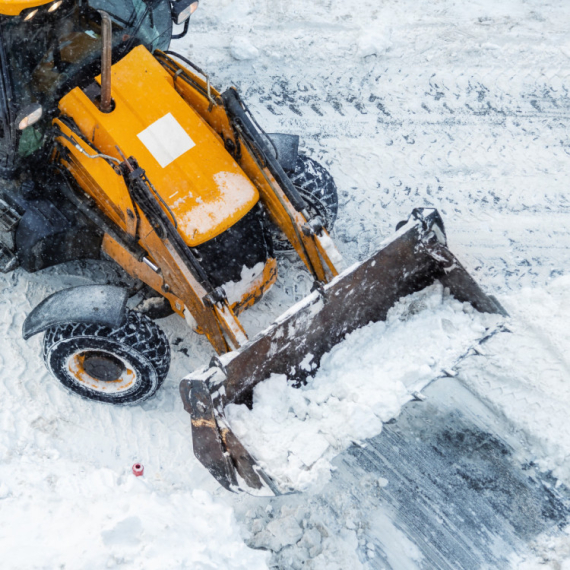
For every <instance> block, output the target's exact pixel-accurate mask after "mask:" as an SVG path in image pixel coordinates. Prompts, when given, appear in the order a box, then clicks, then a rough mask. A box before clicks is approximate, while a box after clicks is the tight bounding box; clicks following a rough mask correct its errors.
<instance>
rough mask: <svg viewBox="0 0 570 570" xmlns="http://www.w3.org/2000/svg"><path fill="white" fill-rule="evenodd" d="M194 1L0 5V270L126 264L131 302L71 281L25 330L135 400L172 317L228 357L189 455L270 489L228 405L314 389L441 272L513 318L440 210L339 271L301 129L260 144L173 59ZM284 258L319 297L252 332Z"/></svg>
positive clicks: (78, 376) (99, 388) (154, 383)
mask: <svg viewBox="0 0 570 570" xmlns="http://www.w3.org/2000/svg"><path fill="white" fill-rule="evenodd" d="M197 6H198V2H197V0H176V1H169V0H124V1H121V2H116V1H114V0H10V1H0V65H1V66H2V79H1V80H2V89H0V106H1V113H0V120H1V123H0V175H1V176H2V178H3V184H2V188H1V190H0V269H1V270H2V271H4V272H8V271H11V270H13V269H15V268H16V267H21V268H22V269H24V270H26V271H28V272H35V271H39V270H42V269H44V268H47V267H50V266H54V265H57V264H61V263H65V262H67V261H72V260H76V259H97V258H100V257H101V256H103V255H104V256H105V257H106V258H110V259H112V260H114V261H115V262H116V263H117V264H118V265H119V266H120V267H122V268H123V269H124V270H125V271H126V272H127V273H128V274H129V275H130V276H132V277H133V278H134V279H135V280H136V281H137V282H138V283H139V284H140V286H139V291H141V292H142V293H144V295H145V299H144V300H143V301H142V302H141V303H140V304H139V305H138V306H137V307H136V308H134V310H132V309H129V308H127V300H128V297H129V293H130V292H129V290H128V289H126V288H121V287H116V286H101V285H90V286H83V287H75V288H71V289H66V290H63V291H60V292H58V293H55V294H54V295H52V296H50V297H48V298H47V299H45V300H44V301H43V302H42V303H41V304H40V305H38V306H37V307H36V308H35V309H34V310H33V311H32V312H31V313H30V314H29V315H28V317H27V318H26V320H25V323H24V326H23V334H24V337H25V338H26V339H28V338H30V337H32V336H33V335H36V334H39V333H42V332H43V333H45V334H44V345H43V346H44V349H43V350H44V359H45V363H46V366H47V367H48V369H49V370H50V371H51V372H52V374H53V375H54V376H55V377H56V378H58V379H59V380H60V381H61V382H62V383H63V384H64V385H65V386H66V387H68V388H70V389H71V390H73V391H74V392H76V393H77V394H79V395H80V396H82V397H85V398H90V399H93V400H98V401H102V402H108V403H113V404H127V403H135V402H141V401H143V400H145V399H147V398H149V397H151V396H152V395H153V394H154V393H155V392H156V391H157V390H158V388H159V387H160V385H161V384H162V382H163V380H164V379H165V377H166V375H167V373H168V369H169V363H170V348H169V345H168V341H167V338H166V336H165V335H164V333H163V332H162V331H161V329H160V328H159V326H158V325H157V324H156V322H155V320H156V319H158V318H160V317H163V316H166V315H168V314H171V313H173V312H174V313H176V314H178V315H179V316H180V317H181V318H183V319H185V320H186V322H187V323H188V326H189V327H190V328H191V329H194V330H195V331H197V332H199V333H201V334H204V335H206V337H207V338H208V340H209V342H210V343H211V344H212V347H213V348H214V350H215V351H216V353H217V354H218V355H219V357H214V358H213V359H212V363H211V366H210V367H209V368H207V369H204V370H200V371H198V372H196V373H194V374H193V375H191V376H190V377H188V378H186V379H184V380H183V381H182V383H181V385H180V390H181V396H182V400H183V402H184V406H185V408H186V409H187V410H188V412H190V414H191V417H192V434H193V445H194V450H195V454H196V455H197V457H198V459H199V460H200V461H201V462H202V463H203V464H204V465H205V466H206V467H207V468H208V469H209V471H210V472H211V473H212V475H214V477H216V479H217V480H218V481H219V482H220V483H221V484H222V485H223V486H224V487H226V488H227V489H231V490H238V489H246V488H253V489H257V490H262V488H267V487H268V488H269V489H271V490H273V491H276V488H275V486H274V485H273V483H272V482H271V480H270V479H269V478H268V477H267V476H266V475H265V474H264V473H263V472H262V470H260V469H259V468H258V466H257V465H256V463H255V460H254V459H253V458H252V457H251V456H250V454H249V453H248V452H247V450H245V449H244V447H243V446H242V445H241V444H240V442H239V440H238V439H237V438H236V437H235V435H234V434H233V433H232V431H231V430H230V429H229V427H228V425H227V422H226V421H225V419H224V414H223V408H224V406H225V405H226V404H227V403H229V402H247V401H248V398H250V397H251V390H252V389H253V387H254V386H255V385H256V384H258V383H259V382H261V381H263V380H264V379H265V378H267V377H268V376H269V375H270V374H271V373H273V372H279V373H285V374H287V375H288V376H289V377H290V378H291V379H292V380H294V381H296V382H302V381H303V380H304V379H305V378H306V376H307V374H308V373H309V372H308V370H306V368H307V367H306V366H303V363H304V362H306V359H307V358H310V359H311V362H312V364H313V365H317V366H318V363H319V359H320V357H321V356H322V355H323V354H324V353H325V352H326V351H328V350H330V349H331V347H332V346H334V345H335V344H336V343H338V342H339V341H341V340H342V338H343V337H344V336H345V335H346V334H347V333H349V332H350V331H352V330H355V329H357V328H358V327H361V326H363V325H365V324H367V323H369V322H371V321H377V320H381V319H383V318H385V316H386V312H387V310H388V309H389V308H390V307H391V306H392V305H393V304H394V303H395V302H397V301H398V299H399V298H400V297H402V296H404V295H407V294H409V293H412V292H414V291H418V290H420V289H422V288H424V287H426V286H427V285H429V284H431V283H432V282H433V281H434V280H439V281H441V283H442V284H443V285H444V286H446V287H448V288H449V289H450V291H451V293H452V294H453V295H454V296H455V297H456V298H457V299H459V300H461V301H467V302H469V303H471V304H473V306H474V307H475V308H476V309H477V310H479V311H484V312H502V308H501V306H500V305H499V304H498V302H497V301H496V300H495V299H494V298H493V297H491V296H488V295H486V294H485V293H484V292H483V291H482V290H481V289H480V288H479V287H478V285H477V284H476V283H475V282H474V280H473V279H472V278H471V277H470V276H469V274H468V273H467V271H466V270H465V269H464V268H463V267H462V266H461V264H460V263H459V262H458V261H457V259H456V258H455V257H454V256H453V254H452V253H451V252H450V251H449V250H448V249H447V247H446V240H445V232H444V228H443V223H442V220H441V218H440V217H439V215H438V213H437V212H436V211H435V210H422V209H418V210H415V211H414V212H413V214H412V216H411V217H410V219H409V220H408V222H407V223H405V224H404V225H403V226H402V227H401V228H400V229H399V230H398V231H397V233H396V234H395V236H394V238H393V239H392V240H390V241H389V243H387V244H386V245H385V246H384V247H383V248H382V249H381V250H380V251H378V252H377V253H376V254H375V255H373V256H372V257H371V258H370V259H369V260H367V261H365V262H364V263H361V264H359V265H356V266H354V267H351V268H349V269H348V270H346V271H345V272H344V273H340V260H341V259H340V255H339V253H338V251H337V249H336V247H335V245H334V243H333V241H332V240H331V238H330V236H329V232H330V230H331V229H332V227H333V224H334V221H335V218H336V214H337V206H338V200H337V196H336V187H335V185H334V181H333V180H332V177H331V176H330V174H329V173H328V172H327V171H326V169H324V168H323V167H322V166H321V165H319V164H318V163H317V162H315V161H314V160H312V159H311V158H309V157H306V156H303V155H301V154H299V153H298V146H299V139H298V137H297V136H293V135H284V134H270V135H268V134H266V133H264V132H263V131H262V129H261V128H260V127H259V125H258V124H257V122H256V121H255V119H254V118H253V116H252V114H251V113H250V111H249V110H248V108H247V107H246V105H245V104H244V102H243V101H242V100H241V98H240V96H239V94H238V92H237V91H236V90H235V89H233V88H230V89H228V90H226V91H225V92H223V93H220V92H218V91H217V90H216V89H214V88H213V87H212V86H211V85H210V81H209V78H208V76H207V75H206V74H205V73H204V72H202V71H201V70H200V69H199V68H197V67H196V66H195V65H194V64H193V63H191V62H190V61H188V60H187V59H186V58H184V57H182V56H180V55H178V54H176V53H174V52H171V51H168V47H169V44H170V41H171V39H172V38H176V37H181V36H182V35H184V34H185V33H186V32H187V30H188V23H189V18H190V15H191V14H192V13H193V11H194V10H195V9H196V8H197ZM174 25H177V26H178V25H180V26H184V27H183V30H182V31H181V32H180V33H179V34H178V35H173V26H174ZM274 244H276V245H277V246H278V247H276V248H274ZM284 247H290V248H292V249H293V250H294V251H295V252H296V253H297V255H298V256H299V257H300V258H301V260H302V261H303V262H304V264H305V266H306V267H307V270H308V271H309V273H310V274H311V275H312V277H313V279H314V281H315V290H314V292H313V293H312V294H311V295H310V296H309V297H307V298H306V299H305V300H303V301H302V302H301V303H299V304H298V305H296V306H295V307H293V308H292V309H290V310H289V311H288V312H287V313H285V314H284V315H283V316H282V317H280V318H279V319H278V320H277V321H276V322H275V323H274V324H273V325H272V326H270V327H269V328H268V329H267V330H266V331H264V332H263V333H261V334H259V335H257V336H256V337H255V338H253V339H251V340H250V339H248V336H247V334H246V332H245V330H244V328H243V327H242V325H241V324H240V322H239V320H238V315H239V314H240V313H241V312H242V311H244V310H245V309H247V308H248V307H250V306H252V305H253V304H254V303H256V302H257V301H258V300H259V299H260V298H261V297H262V296H263V295H264V293H266V292H267V291H268V290H269V288H270V287H271V286H272V284H273V283H274V282H275V280H276V276H277V261H276V254H275V251H276V250H277V249H283V248H284ZM313 370H314V367H313Z"/></svg>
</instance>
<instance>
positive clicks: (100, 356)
mask: <svg viewBox="0 0 570 570" xmlns="http://www.w3.org/2000/svg"><path fill="white" fill-rule="evenodd" d="M67 370H68V372H69V375H70V377H71V378H72V379H73V380H74V381H75V382H77V383H78V384H80V385H82V386H84V387H86V388H89V389H91V390H94V391H96V392H101V393H104V394H120V393H123V392H127V391H128V390H130V389H132V388H133V386H135V384H136V381H137V373H136V371H135V370H133V368H132V366H131V365H130V364H129V363H128V362H127V361H126V360H125V359H123V358H121V357H119V356H117V355H116V354H112V353H110V352H107V351H104V350H80V351H77V352H75V353H73V354H72V355H71V356H70V357H69V359H68V362H67Z"/></svg>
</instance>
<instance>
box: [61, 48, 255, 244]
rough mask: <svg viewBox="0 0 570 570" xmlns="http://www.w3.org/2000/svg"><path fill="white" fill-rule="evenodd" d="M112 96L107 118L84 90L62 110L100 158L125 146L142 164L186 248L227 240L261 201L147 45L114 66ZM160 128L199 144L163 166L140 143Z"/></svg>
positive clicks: (71, 95) (74, 94)
mask: <svg viewBox="0 0 570 570" xmlns="http://www.w3.org/2000/svg"><path fill="white" fill-rule="evenodd" d="M112 97H113V100H114V102H115V109H114V110H113V111H112V112H111V113H108V114H105V113H101V112H100V111H99V109H98V107H97V106H96V105H95V104H93V103H92V102H91V101H90V100H89V99H88V97H87V96H86V95H85V94H84V93H83V92H82V91H81V90H80V89H78V88H77V89H74V90H73V91H72V92H71V93H69V94H68V95H66V96H65V97H64V98H63V99H62V100H61V102H60V105H59V107H60V109H61V111H62V112H63V113H65V114H66V115H69V116H71V117H73V119H74V120H75V122H76V123H77V125H78V126H79V128H80V129H81V131H82V133H83V134H84V135H85V136H86V137H87V138H88V139H89V140H90V141H91V142H92V143H93V144H94V146H95V147H96V148H98V149H99V150H100V152H103V153H105V154H109V155H112V156H115V157H116V158H120V154H119V152H118V150H117V147H119V148H120V149H121V151H122V152H123V153H124V154H125V156H127V157H129V156H134V157H135V158H136V159H137V161H138V162H139V164H140V166H141V167H142V168H143V169H144V170H145V171H146V174H147V176H148V178H149V180H150V181H151V183H152V184H153V186H154V187H155V188H156V189H157V191H158V193H159V194H160V195H161V197H162V199H163V200H164V201H165V202H166V204H167V205H168V207H169V208H170V210H171V211H172V213H173V214H174V217H175V218H176V220H177V223H178V231H179V233H180V235H181V236H182V237H183V239H184V240H185V242H186V243H187V244H188V245H190V246H196V245H199V244H201V243H204V242H206V241H208V240H210V239H212V238H213V237H216V236H217V235H219V234H221V233H222V232H224V231H225V230H227V229H228V228H229V227H231V226H232V225H234V224H235V223H236V222H238V221H239V220H240V219H241V218H243V216H245V214H247V212H249V211H250V210H251V208H253V206H254V205H255V204H256V203H257V201H258V200H259V193H258V191H257V188H256V187H255V186H254V185H253V183H252V182H251V181H250V180H249V178H248V177H247V176H246V174H245V173H244V172H243V170H242V169H241V167H240V166H239V165H238V164H237V163H236V162H235V161H234V159H233V158H232V157H231V155H230V154H229V153H228V152H227V151H226V150H225V148H224V146H223V143H222V141H221V139H220V138H219V136H218V135H217V134H215V133H214V131H213V130H212V129H211V128H210V126H209V125H208V124H207V123H206V122H205V121H204V120H203V119H202V118H201V117H200V115H199V114H198V113H197V112H196V111H195V110H194V109H192V108H191V107H190V106H189V105H188V104H187V103H186V102H185V101H184V99H183V98H182V97H181V96H180V95H179V94H178V93H177V92H176V90H175V89H174V86H173V81H172V78H171V77H170V75H169V74H168V73H167V72H166V71H165V70H164V68H163V67H162V66H161V65H160V64H159V63H158V62H157V61H156V59H155V58H154V57H153V56H152V55H151V54H150V53H149V52H148V50H146V49H145V48H144V47H143V46H139V47H137V48H135V49H134V50H132V51H131V52H130V53H129V54H128V55H127V56H125V57H124V58H123V59H122V60H121V61H120V62H118V63H117V64H115V65H114V66H113V68H112ZM165 117H167V120H166V119H165ZM173 121H174V122H173ZM157 122H158V124H160V125H163V124H170V125H172V126H173V127H176V128H173V129H172V133H173V135H174V133H175V131H176V129H178V130H180V131H181V134H182V135H183V138H184V137H186V138H188V137H189V138H190V139H191V142H192V144H193V145H194V146H192V147H191V148H189V149H188V150H186V151H185V152H183V153H182V154H181V155H180V156H178V157H177V158H175V159H173V160H172V161H170V162H168V163H166V164H165V163H164V161H163V163H162V164H161V156H160V154H159V153H157V152H156V151H154V152H153V149H152V148H151V149H149V148H148V147H147V145H145V143H143V141H142V140H141V138H139V135H141V133H143V131H145V130H146V129H148V128H149V127H151V125H152V126H153V128H155V127H156V125H157ZM143 136H144V135H143ZM161 136H163V135H161ZM159 142H160V144H162V145H166V146H168V143H169V142H170V141H169V140H168V137H166V140H165V139H164V138H163V139H160V141H159ZM159 146H160V145H159ZM160 148H163V147H160ZM180 148H182V147H180Z"/></svg>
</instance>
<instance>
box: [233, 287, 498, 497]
mask: <svg viewBox="0 0 570 570" xmlns="http://www.w3.org/2000/svg"><path fill="white" fill-rule="evenodd" d="M500 321H501V318H500V317H498V316H497V315H488V314H481V313H478V312H477V311H475V310H474V309H473V307H472V306H471V305H469V304H468V303H460V302H459V301H456V300H455V299H453V298H450V297H449V295H448V294H447V293H446V291H444V289H443V287H442V286H441V285H440V284H435V285H433V286H431V287H429V288H427V289H424V290H423V291H420V292H418V293H416V294H414V295H411V296H409V297H407V298H405V299H403V300H401V301H400V302H399V303H398V304H396V305H395V306H394V307H393V308H392V309H390V311H389V313H388V318H387V320H386V321H385V322H383V321H381V322H378V323H374V324H369V325H367V326H365V327H363V328H361V329H359V330H357V331H355V332H353V333H351V334H350V335H349V336H348V337H347V338H346V340H345V341H344V342H343V343H341V344H339V345H337V346H336V347H335V348H333V349H332V350H331V352H330V353H328V354H327V355H325V356H324V357H323V359H322V361H321V365H320V367H319V369H318V371H316V374H315V376H314V377H313V378H311V379H309V381H308V383H307V385H306V386H303V387H301V388H300V389H296V388H293V386H292V385H291V383H288V380H287V377H286V376H284V375H273V376H272V378H271V379H269V380H267V381H266V382H262V383H261V384H258V385H257V386H256V388H255V391H254V396H253V409H252V410H249V409H248V408H247V406H245V405H239V406H238V405H235V404H230V405H228V406H227V407H226V414H227V417H228V419H229V421H230V425H231V428H232V429H233V431H234V432H235V433H236V435H237V436H238V437H239V438H240V440H241V441H242V442H243V443H244V444H245V445H246V447H247V448H248V449H250V450H251V451H252V453H253V455H254V456H255V457H256V458H257V459H258V460H259V461H260V462H261V465H262V466H263V467H264V468H266V469H267V471H268V472H269V473H270V474H271V475H273V476H274V477H275V478H276V479H277V480H278V481H279V482H280V483H282V484H283V485H284V486H285V487H293V488H295V489H299V490H306V489H307V487H309V486H310V485H311V484H315V483H319V484H322V483H323V482H325V481H326V480H327V479H328V475H329V473H330V469H331V464H330V462H329V459H331V458H333V457H335V456H336V455H337V454H338V453H339V452H341V451H342V450H343V449H345V448H347V447H348V446H349V445H350V444H351V443H354V442H362V441H363V440H364V439H366V438H369V437H372V436H374V435H377V434H378V433H380V431H381V430H382V424H383V423H384V422H387V421H389V420H391V419H392V418H394V417H396V416H397V415H398V413H399V411H400V408H401V406H402V405H403V404H405V403H406V402H407V401H409V400H410V398H411V397H412V396H411V395H412V394H413V393H414V392H416V391H418V390H419V389H421V388H423V387H424V386H425V385H426V384H427V383H429V381H430V380H432V379H433V378H435V377H437V376H440V375H442V374H445V372H444V371H446V370H450V369H452V368H453V365H454V364H455V361H456V360H457V359H458V358H459V357H460V356H462V355H463V354H464V353H465V352H466V351H468V350H469V348H470V347H471V346H473V345H475V344H476V343H477V340H479V339H480V338H482V337H483V336H484V335H485V334H486V333H487V332H488V331H489V329H491V328H492V327H494V326H497V324H498V323H499V322H500ZM355 355H357V356H356V357H355ZM311 364H312V363H311V355H308V357H307V358H306V359H305V361H304V365H305V367H306V369H309V370H310V369H311ZM312 366H313V368H314V367H315V365H314V364H313V365H312Z"/></svg>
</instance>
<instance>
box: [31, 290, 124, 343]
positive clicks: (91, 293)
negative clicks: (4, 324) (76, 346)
mask: <svg viewBox="0 0 570 570" xmlns="http://www.w3.org/2000/svg"><path fill="white" fill-rule="evenodd" d="M127 298H128V292H127V290H126V289H123V288H121V287H115V286H114V285H83V286H80V287H72V288H71V289H64V290H63V291H58V292H57V293H54V294H53V295H50V296H49V297H47V299H44V300H43V301H42V302H41V303H40V304H39V305H38V306H37V307H36V308H35V309H33V311H32V312H31V313H30V314H29V315H28V316H27V318H26V320H25V321H24V325H23V327H22V335H23V337H24V339H25V340H28V339H29V338H31V337H32V336H34V335H36V334H38V333H41V332H43V331H45V330H47V329H48V328H50V327H53V326H57V325H63V324H67V323H88V324H100V325H105V326H108V327H112V328H115V327H120V326H121V325H122V324H123V323H124V322H125V318H126V306H127Z"/></svg>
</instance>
